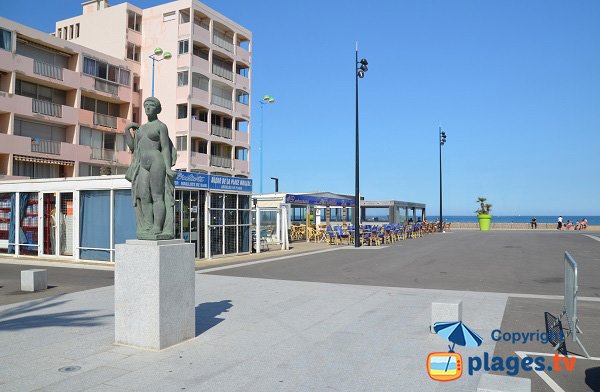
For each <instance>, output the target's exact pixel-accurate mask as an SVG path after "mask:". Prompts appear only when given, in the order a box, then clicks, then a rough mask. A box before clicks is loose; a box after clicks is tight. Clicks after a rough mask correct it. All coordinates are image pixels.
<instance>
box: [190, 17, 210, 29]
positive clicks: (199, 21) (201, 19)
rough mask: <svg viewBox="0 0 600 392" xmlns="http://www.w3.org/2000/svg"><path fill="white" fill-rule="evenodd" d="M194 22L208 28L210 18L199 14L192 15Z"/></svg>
mask: <svg viewBox="0 0 600 392" xmlns="http://www.w3.org/2000/svg"><path fill="white" fill-rule="evenodd" d="M194 24H195V25H198V26H200V27H202V28H203V29H206V30H210V20H209V19H208V18H206V17H202V16H200V15H194Z"/></svg>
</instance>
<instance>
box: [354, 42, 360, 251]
mask: <svg viewBox="0 0 600 392" xmlns="http://www.w3.org/2000/svg"><path fill="white" fill-rule="evenodd" d="M357 65H358V44H357V45H356V61H355V62H354V78H355V79H356V135H355V137H356V152H355V157H356V162H355V163H356V167H355V171H354V180H355V189H354V206H355V207H354V247H355V248H358V247H359V246H360V219H359V217H360V196H359V195H360V188H359V178H358V177H359V175H360V172H359V167H360V166H359V149H358V68H357Z"/></svg>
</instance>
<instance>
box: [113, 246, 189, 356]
mask: <svg viewBox="0 0 600 392" xmlns="http://www.w3.org/2000/svg"><path fill="white" fill-rule="evenodd" d="M194 292H195V263H194V244H190V243H185V242H184V241H183V240H161V241H145V240H128V241H127V243H126V244H119V245H117V246H116V257H115V343H117V344H124V345H128V346H136V347H139V348H144V349H151V350H162V349H164V348H167V347H169V346H172V345H174V344H177V343H180V342H183V341H185V340H188V339H191V338H193V337H194V336H195V332H196V330H195V328H196V309H195V300H194Z"/></svg>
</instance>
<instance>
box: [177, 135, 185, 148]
mask: <svg viewBox="0 0 600 392" xmlns="http://www.w3.org/2000/svg"><path fill="white" fill-rule="evenodd" d="M186 150H187V136H177V151H186Z"/></svg>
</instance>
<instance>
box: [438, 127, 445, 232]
mask: <svg viewBox="0 0 600 392" xmlns="http://www.w3.org/2000/svg"><path fill="white" fill-rule="evenodd" d="M438 143H439V144H440V232H443V231H444V219H443V218H442V216H443V215H442V127H440V129H439V140H438Z"/></svg>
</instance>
